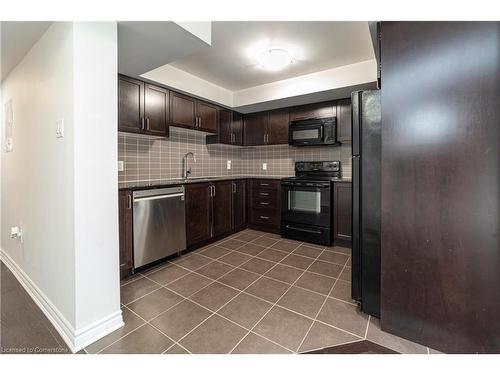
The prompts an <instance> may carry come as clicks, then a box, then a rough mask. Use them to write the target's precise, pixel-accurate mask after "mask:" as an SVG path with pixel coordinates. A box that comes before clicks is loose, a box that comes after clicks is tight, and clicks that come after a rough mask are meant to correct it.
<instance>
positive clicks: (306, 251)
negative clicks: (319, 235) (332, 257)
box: [293, 245, 323, 258]
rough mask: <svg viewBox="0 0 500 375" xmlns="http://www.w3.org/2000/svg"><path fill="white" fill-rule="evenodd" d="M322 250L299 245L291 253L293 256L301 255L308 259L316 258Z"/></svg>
mask: <svg viewBox="0 0 500 375" xmlns="http://www.w3.org/2000/svg"><path fill="white" fill-rule="evenodd" d="M322 251H323V249H322V248H317V247H312V246H308V245H300V246H299V247H298V248H297V249H295V250H294V251H293V253H294V254H297V255H303V256H306V257H309V258H316V257H317V256H318V255H319V254H321V252H322Z"/></svg>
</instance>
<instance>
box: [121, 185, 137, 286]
mask: <svg viewBox="0 0 500 375" xmlns="http://www.w3.org/2000/svg"><path fill="white" fill-rule="evenodd" d="M118 228H119V246H120V278H125V277H127V276H128V275H130V272H131V271H132V268H133V266H134V264H133V263H134V261H133V259H134V237H133V236H134V229H133V215H132V192H131V191H130V190H120V191H119V192H118Z"/></svg>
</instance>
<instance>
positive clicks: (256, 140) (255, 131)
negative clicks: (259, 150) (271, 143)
mask: <svg viewBox="0 0 500 375" xmlns="http://www.w3.org/2000/svg"><path fill="white" fill-rule="evenodd" d="M268 124H269V113H268V112H257V113H249V114H246V115H245V116H244V129H245V146H260V145H264V144H266V135H267V127H268Z"/></svg>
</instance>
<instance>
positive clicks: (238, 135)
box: [231, 112, 244, 146]
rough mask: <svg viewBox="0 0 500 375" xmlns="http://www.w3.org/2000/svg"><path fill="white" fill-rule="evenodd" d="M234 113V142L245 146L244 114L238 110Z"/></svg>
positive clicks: (232, 126) (232, 125) (232, 127)
mask: <svg viewBox="0 0 500 375" xmlns="http://www.w3.org/2000/svg"><path fill="white" fill-rule="evenodd" d="M232 114H233V116H232V123H231V131H232V133H233V144H234V145H237V146H243V145H244V139H243V115H242V114H241V113H238V112H233V113H232Z"/></svg>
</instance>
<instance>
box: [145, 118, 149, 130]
mask: <svg viewBox="0 0 500 375" xmlns="http://www.w3.org/2000/svg"><path fill="white" fill-rule="evenodd" d="M146 130H149V117H146Z"/></svg>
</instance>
